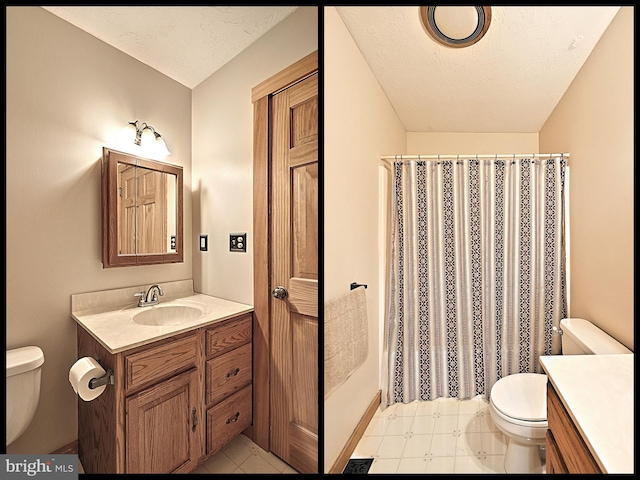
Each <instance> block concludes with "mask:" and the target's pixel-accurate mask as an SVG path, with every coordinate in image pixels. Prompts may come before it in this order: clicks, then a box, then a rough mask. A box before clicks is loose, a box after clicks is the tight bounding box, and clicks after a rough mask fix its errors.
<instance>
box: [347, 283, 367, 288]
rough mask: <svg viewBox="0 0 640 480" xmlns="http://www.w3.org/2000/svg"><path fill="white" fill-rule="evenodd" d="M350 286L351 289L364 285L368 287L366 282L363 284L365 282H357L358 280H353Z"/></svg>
mask: <svg viewBox="0 0 640 480" xmlns="http://www.w3.org/2000/svg"><path fill="white" fill-rule="evenodd" d="M350 286H351V290H353V289H354V288H358V287H364V288H367V286H366V285H365V284H363V283H356V282H353V283H352V284H351V285H350Z"/></svg>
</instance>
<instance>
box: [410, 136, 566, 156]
mask: <svg viewBox="0 0 640 480" xmlns="http://www.w3.org/2000/svg"><path fill="white" fill-rule="evenodd" d="M458 153H462V154H474V153H475V154H480V155H482V154H494V153H540V152H539V151H538V134H537V133H452V132H407V154H409V155H419V154H425V155H435V154H449V155H455V154H458ZM542 153H554V152H542Z"/></svg>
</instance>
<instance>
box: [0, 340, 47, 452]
mask: <svg viewBox="0 0 640 480" xmlns="http://www.w3.org/2000/svg"><path fill="white" fill-rule="evenodd" d="M43 363H44V353H43V352H42V350H41V349H40V347H36V346H29V347H20V348H15V349H13V350H7V419H6V420H7V439H6V440H7V443H6V445H10V444H11V443H13V442H14V440H16V439H17V438H18V437H19V436H20V435H22V434H23V433H24V432H25V430H26V429H27V427H28V426H29V424H30V423H31V420H33V416H34V415H35V413H36V408H37V407H38V402H39V400H40V375H41V370H42V364H43Z"/></svg>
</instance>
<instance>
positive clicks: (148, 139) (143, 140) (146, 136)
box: [140, 127, 156, 149]
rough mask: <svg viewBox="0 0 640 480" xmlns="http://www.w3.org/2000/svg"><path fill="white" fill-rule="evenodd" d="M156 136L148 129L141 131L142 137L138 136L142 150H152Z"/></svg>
mask: <svg viewBox="0 0 640 480" xmlns="http://www.w3.org/2000/svg"><path fill="white" fill-rule="evenodd" d="M155 140H156V136H155V135H154V134H153V130H151V128H149V127H145V129H144V130H142V135H141V136H140V146H141V147H144V148H149V149H152V148H154V147H155Z"/></svg>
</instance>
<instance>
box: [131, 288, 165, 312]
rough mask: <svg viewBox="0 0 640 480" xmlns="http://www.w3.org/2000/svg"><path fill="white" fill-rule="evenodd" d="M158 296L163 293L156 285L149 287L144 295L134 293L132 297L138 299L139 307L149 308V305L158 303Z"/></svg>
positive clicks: (142, 293)
mask: <svg viewBox="0 0 640 480" xmlns="http://www.w3.org/2000/svg"><path fill="white" fill-rule="evenodd" d="M158 295H160V296H162V295H164V291H163V290H162V287H161V286H160V285H157V284H153V285H151V286H150V287H149V290H147V292H146V293H145V292H144V291H142V292H138V293H134V294H133V296H134V297H140V299H139V300H138V306H139V307H150V306H151V305H158V303H160V301H159V300H158Z"/></svg>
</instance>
